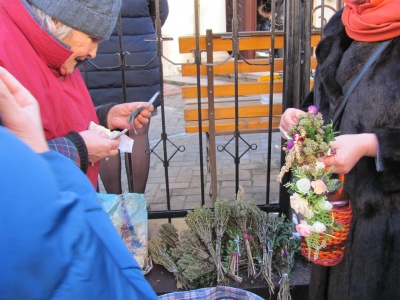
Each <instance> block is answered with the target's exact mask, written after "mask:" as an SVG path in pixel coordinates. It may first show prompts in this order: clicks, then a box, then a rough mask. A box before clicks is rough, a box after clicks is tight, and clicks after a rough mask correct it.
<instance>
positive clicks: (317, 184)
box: [311, 179, 326, 195]
mask: <svg viewBox="0 0 400 300" xmlns="http://www.w3.org/2000/svg"><path fill="white" fill-rule="evenodd" d="M311 186H312V188H313V189H314V193H316V194H317V195H321V194H323V193H325V192H326V185H325V182H323V181H322V180H321V179H317V180H315V181H311Z"/></svg>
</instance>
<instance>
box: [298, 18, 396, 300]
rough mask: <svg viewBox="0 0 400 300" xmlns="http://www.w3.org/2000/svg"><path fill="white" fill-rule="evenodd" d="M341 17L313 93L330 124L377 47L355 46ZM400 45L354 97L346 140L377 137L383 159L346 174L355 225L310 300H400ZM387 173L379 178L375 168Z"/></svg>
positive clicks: (328, 30) (321, 48) (319, 270)
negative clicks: (342, 251)
mask: <svg viewBox="0 0 400 300" xmlns="http://www.w3.org/2000/svg"><path fill="white" fill-rule="evenodd" d="M341 13H342V11H339V12H338V13H336V14H335V16H334V17H332V19H331V20H330V22H329V23H328V24H327V26H326V27H325V29H324V39H323V40H321V42H320V44H319V45H318V47H317V59H318V68H317V70H316V78H315V85H314V90H313V92H312V93H311V94H310V95H309V96H308V97H307V99H306V103H305V104H304V105H309V104H312V103H314V104H316V105H317V106H318V107H319V110H320V112H321V113H322V114H323V115H324V117H325V119H326V121H328V120H330V119H331V118H332V116H333V112H334V110H335V108H336V106H337V104H338V103H339V102H340V100H341V99H342V97H343V88H345V87H346V86H347V85H349V83H350V82H351V79H352V78H354V77H355V76H356V75H357V73H358V71H359V70H360V69H361V68H362V66H363V64H364V63H365V61H366V60H367V59H368V58H369V56H370V54H371V53H372V52H373V51H374V50H375V48H376V47H377V45H378V44H379V42H377V43H361V42H356V41H353V40H351V39H350V38H349V37H348V36H347V35H346V32H345V30H344V27H343V24H342V21H341ZM399 79H400V38H399V37H398V38H395V39H393V40H392V42H391V43H390V44H389V45H388V47H387V48H386V49H385V50H384V52H383V53H382V54H381V56H380V57H379V58H378V60H377V61H376V62H375V63H374V65H372V66H371V67H370V68H369V69H368V71H367V73H366V74H365V75H364V77H363V78H362V79H361V81H360V82H359V83H358V85H357V86H356V87H355V89H354V91H353V92H352V94H351V96H350V98H349V100H348V103H347V106H346V107H345V110H344V113H343V116H342V121H341V127H340V134H358V133H375V134H376V135H377V138H378V141H379V150H378V157H377V159H375V158H372V157H363V158H362V159H360V160H359V162H358V163H357V164H356V165H355V166H354V168H353V169H352V170H351V171H350V172H349V173H348V174H346V178H345V184H344V187H345V190H346V192H347V193H348V194H349V196H350V199H351V201H352V205H353V219H352V222H351V227H350V233H349V237H348V240H347V246H346V252H345V257H344V259H343V260H342V261H341V262H340V263H339V264H338V265H337V266H335V267H322V266H317V265H313V268H312V274H311V279H310V290H309V299H315V300H322V299H330V300H337V299H340V300H350V299H351V300H357V299H363V300H367V299H374V300H375V299H400V287H399V276H400V81H399ZM377 161H379V162H380V163H381V164H382V166H383V169H382V171H379V172H378V171H377V164H376V162H377Z"/></svg>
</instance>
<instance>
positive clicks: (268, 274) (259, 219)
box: [253, 208, 275, 294]
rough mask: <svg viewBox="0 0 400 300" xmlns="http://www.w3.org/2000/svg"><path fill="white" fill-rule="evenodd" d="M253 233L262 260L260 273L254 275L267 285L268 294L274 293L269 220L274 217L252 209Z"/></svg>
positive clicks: (270, 223)
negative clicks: (259, 248) (262, 278)
mask: <svg viewBox="0 0 400 300" xmlns="http://www.w3.org/2000/svg"><path fill="white" fill-rule="evenodd" d="M253 216H254V232H255V233H256V235H257V237H258V240H259V242H260V247H261V249H262V253H263V254H262V259H261V266H260V271H259V273H258V274H257V275H256V277H257V276H259V275H260V274H262V276H263V277H264V278H265V280H266V281H267V283H268V287H269V292H270V294H273V293H274V287H275V286H274V283H273V282H272V254H273V252H274V251H273V248H272V247H273V246H271V245H272V244H273V241H271V240H272V239H273V226H272V222H273V220H272V219H271V218H275V217H274V216H272V215H270V214H268V213H266V212H265V211H262V210H260V209H258V208H257V209H254V211H253Z"/></svg>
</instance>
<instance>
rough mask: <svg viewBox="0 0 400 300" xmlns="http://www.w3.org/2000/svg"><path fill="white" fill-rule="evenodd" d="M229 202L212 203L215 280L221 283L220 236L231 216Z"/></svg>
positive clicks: (222, 275) (222, 274) (222, 276)
mask: <svg viewBox="0 0 400 300" xmlns="http://www.w3.org/2000/svg"><path fill="white" fill-rule="evenodd" d="M231 210H232V208H231V204H230V203H229V202H228V201H219V200H217V201H216V202H215V205H214V224H213V225H214V229H215V237H216V238H215V239H216V241H215V256H216V266H217V282H218V283H221V282H223V280H224V279H225V276H224V270H223V265H222V262H221V243H222V236H223V235H224V233H225V230H226V227H227V225H228V222H229V218H230V216H231Z"/></svg>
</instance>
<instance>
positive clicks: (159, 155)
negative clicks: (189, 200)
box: [84, 0, 343, 219]
mask: <svg viewBox="0 0 400 300" xmlns="http://www.w3.org/2000/svg"><path fill="white" fill-rule="evenodd" d="M277 1H279V0H272V5H271V8H272V9H271V23H272V24H275V17H276V15H275V4H276V2H277ZM244 2H245V0H232V3H231V5H232V8H233V9H232V11H233V14H232V31H231V32H229V33H227V34H226V36H229V39H231V41H232V52H231V53H230V55H229V57H228V58H227V60H228V59H230V60H233V61H234V64H235V72H234V74H233V81H234V83H235V96H234V99H232V101H234V103H235V111H236V113H235V115H236V126H235V130H234V131H233V132H232V133H231V135H230V137H225V139H223V140H222V144H221V145H219V146H216V145H212V147H215V148H216V149H217V151H220V152H221V153H222V154H224V155H226V156H228V157H229V158H231V159H232V164H233V165H234V172H233V173H234V176H235V180H234V186H232V191H233V192H232V194H237V193H238V192H239V189H240V186H241V182H242V178H241V172H242V171H243V169H241V167H242V166H243V160H242V157H243V156H244V155H245V154H246V153H247V152H249V151H254V150H256V149H257V144H255V143H252V142H251V141H250V142H249V141H248V138H247V136H245V135H243V134H242V133H241V132H240V130H239V128H238V109H239V93H238V86H239V81H240V78H239V73H238V70H237V66H238V64H239V63H243V62H244V63H249V62H248V60H247V59H246V57H244V56H243V54H242V52H241V51H240V39H242V38H245V37H246V35H247V33H246V32H239V18H238V17H237V15H238V11H237V9H238V3H242V4H243V3H244ZM325 2H329V5H326V4H325ZM332 2H333V1H327V0H326V1H324V0H321V1H319V2H318V3H314V2H313V1H310V0H300V1H298V0H286V1H285V2H284V5H285V9H284V12H285V14H284V18H283V19H284V30H283V32H276V30H275V26H271V32H270V33H268V34H270V35H271V37H272V38H271V50H270V52H269V53H270V55H269V64H270V65H271V68H270V94H269V95H270V96H269V101H270V103H271V104H272V103H273V101H274V95H273V94H274V93H273V80H274V67H273V66H274V60H275V55H271V53H272V54H273V53H274V50H275V44H274V41H275V36H277V35H282V34H283V35H284V51H283V52H284V53H283V57H284V70H283V73H282V77H283V87H284V88H283V93H282V106H283V110H284V109H286V108H289V107H299V105H300V103H301V101H302V99H304V98H305V97H306V95H307V93H308V92H309V90H310V70H311V66H310V58H311V56H312V55H313V49H312V48H311V46H310V45H311V35H312V33H315V32H318V33H320V31H321V28H323V26H324V25H325V24H326V21H327V20H328V19H329V17H330V16H331V15H332V13H333V12H334V11H336V10H337V9H339V8H341V7H342V6H343V2H342V1H339V0H338V1H336V3H335V4H334V5H332ZM193 4H194V5H193V9H194V16H195V19H194V22H195V24H194V25H195V26H194V28H195V33H194V35H195V37H196V47H195V48H194V49H193V56H194V62H191V63H185V64H193V65H195V66H196V73H197V76H196V80H195V83H196V85H197V89H198V90H197V95H198V99H197V103H198V110H199V112H201V105H202V104H201V91H200V86H201V80H202V76H201V75H200V67H201V66H211V67H212V66H215V65H216V64H223V63H224V62H225V61H222V62H212V63H210V61H209V60H207V61H203V59H202V52H204V50H205V49H201V48H200V43H199V40H200V30H199V24H200V20H199V4H200V3H199V0H193ZM241 21H242V20H241ZM120 26H121V23H120V22H119V23H118V32H119V37H120V38H119V42H120V45H119V48H120V51H119V52H118V53H116V56H117V57H118V61H119V63H118V64H117V65H115V66H108V67H105V68H104V67H100V66H97V65H95V64H94V63H92V62H89V63H91V64H92V66H93V67H95V68H97V69H101V70H105V71H106V70H114V71H115V70H120V71H121V73H122V80H123V90H124V92H123V97H124V100H125V101H126V92H125V89H126V86H125V81H124V75H123V74H124V70H126V69H129V68H143V67H144V66H146V65H148V64H150V63H151V62H152V61H153V60H156V59H157V60H158V62H159V65H160V73H159V76H160V81H161V82H163V81H164V74H163V68H162V66H163V63H164V61H167V62H169V63H170V64H172V65H176V66H182V65H185V64H182V63H178V62H174V61H172V60H171V59H169V58H168V57H166V56H165V55H164V53H163V43H164V42H165V41H166V40H168V39H166V38H163V36H162V29H161V21H160V11H159V3H158V1H156V22H155V28H156V38H155V40H152V41H151V42H155V43H156V45H157V55H156V56H155V57H153V58H152V59H151V61H149V62H148V63H146V64H144V65H140V66H139V65H134V66H132V65H128V64H126V60H125V57H126V56H127V55H129V53H127V52H125V51H124V50H123V49H124V48H123V45H122V30H121V27H120ZM84 73H85V72H84ZM211 78H212V77H211ZM86 80H87V78H86ZM209 84H211V85H212V84H213V82H211V83H210V82H209ZM160 92H161V95H162V96H161V116H160V117H161V121H160V124H161V128H160V129H161V133H160V138H159V139H158V140H157V141H156V142H155V143H153V145H152V146H151V148H150V149H149V155H153V156H154V158H153V159H156V160H158V161H160V162H162V164H163V172H164V179H165V189H164V190H165V195H164V196H163V197H162V198H163V200H162V202H163V205H164V207H162V208H161V209H156V208H153V207H151V210H150V211H149V219H159V218H175V217H184V216H186V213H187V210H188V209H191V208H188V207H185V208H183V209H174V208H173V207H172V205H171V201H172V200H173V199H172V198H173V196H172V195H171V187H170V177H171V176H170V172H169V170H170V168H171V166H173V165H179V163H180V155H182V153H184V152H185V151H187V145H177V144H176V142H174V141H173V140H172V139H171V134H169V127H168V124H167V122H166V111H165V107H166V103H165V99H164V87H163V84H161V87H160ZM271 114H272V112H271ZM201 119H202V118H201V115H200V116H199V120H200V121H199V128H201V126H202V123H201V122H202V121H201ZM269 128H272V126H271V124H270V126H269ZM260 134H261V135H259V136H258V137H261V138H265V140H266V143H265V145H266V146H265V149H264V150H265V152H264V154H263V155H264V156H265V157H266V158H265V167H266V172H265V182H264V191H263V192H262V195H263V196H262V199H259V200H260V201H258V205H259V207H260V208H261V209H264V210H267V211H276V212H279V213H284V214H286V215H287V216H288V217H290V215H291V210H290V206H289V195H288V194H287V192H286V189H285V188H283V187H282V185H279V184H278V183H276V182H275V183H273V185H274V186H273V189H274V190H275V195H276V196H275V199H271V193H272V191H271V182H274V181H275V180H274V179H273V178H274V176H273V175H274V174H272V172H271V171H273V169H274V167H273V166H272V163H271V162H272V157H273V156H275V157H277V156H278V157H279V159H278V161H279V165H278V166H275V169H277V170H279V168H280V166H281V165H283V163H284V155H283V152H282V151H278V152H276V150H275V144H274V142H273V140H274V138H275V140H276V139H278V140H279V141H278V142H277V144H281V143H283V141H281V140H280V137H279V134H277V133H274V132H273V130H272V129H270V130H268V131H267V132H264V133H260ZM191 141H193V139H192V140H191ZM243 144H244V145H245V150H244V151H243V150H242V148H241V145H243ZM197 147H198V158H196V159H194V160H193V161H196V162H198V165H197V166H195V167H196V168H198V169H197V170H198V175H197V178H198V180H199V193H198V201H197V202H196V201H194V202H193V205H195V206H196V205H197V206H199V205H205V204H207V205H209V206H212V201H210V197H209V192H208V191H207V188H209V191H213V193H214V195H211V196H212V197H214V199H215V196H216V195H215V178H213V177H212V176H211V182H206V180H205V178H206V177H210V176H208V175H207V173H208V172H209V170H206V166H205V165H206V164H205V160H207V157H206V154H205V152H206V151H205V135H204V134H203V133H202V132H201V131H200V132H199V133H198V134H197ZM229 147H231V148H230V149H232V150H229V149H228V148H229ZM222 154H221V155H222ZM125 159H134V158H131V157H130V155H126V156H125ZM214 171H215V170H214ZM127 173H128V186H129V191H132V184H131V181H132V180H131V179H132V173H131V170H127ZM287 176H289V175H286V176H285V177H284V181H285V180H288V178H287ZM213 185H214V189H213ZM217 193H218V192H217ZM217 196H219V195H217Z"/></svg>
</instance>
